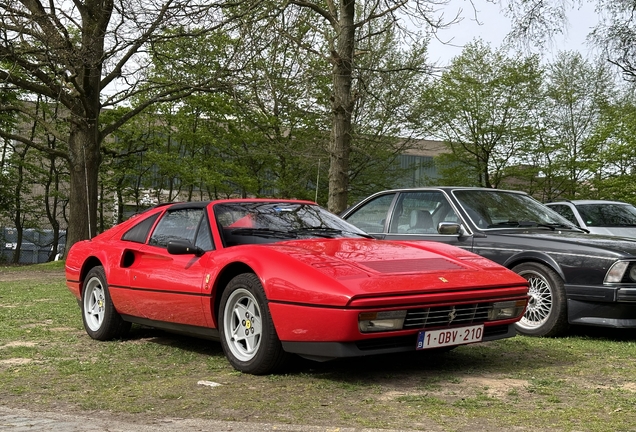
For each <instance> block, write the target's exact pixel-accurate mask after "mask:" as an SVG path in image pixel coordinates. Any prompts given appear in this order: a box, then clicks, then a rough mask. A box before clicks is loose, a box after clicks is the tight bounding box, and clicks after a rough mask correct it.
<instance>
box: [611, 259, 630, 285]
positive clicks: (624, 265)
mask: <svg viewBox="0 0 636 432" xmlns="http://www.w3.org/2000/svg"><path fill="white" fill-rule="evenodd" d="M604 282H605V283H636V262H635V261H617V262H615V263H614V264H613V265H612V266H611V267H610V269H609V270H608V271H607V274H606V275H605V280H604Z"/></svg>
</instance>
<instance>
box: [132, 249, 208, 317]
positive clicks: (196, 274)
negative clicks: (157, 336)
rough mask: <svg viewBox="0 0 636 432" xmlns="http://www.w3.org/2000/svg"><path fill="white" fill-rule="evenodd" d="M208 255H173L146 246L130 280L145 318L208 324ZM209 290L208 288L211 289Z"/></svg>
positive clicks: (134, 266) (138, 307) (163, 250)
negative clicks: (206, 303)
mask: <svg viewBox="0 0 636 432" xmlns="http://www.w3.org/2000/svg"><path fill="white" fill-rule="evenodd" d="M202 261H207V260H206V259H205V257H197V256H195V255H171V254H169V253H168V251H167V250H166V249H163V248H160V247H157V246H149V245H146V246H143V247H142V248H141V250H140V254H139V256H138V259H137V260H136V261H135V264H134V265H133V266H132V267H131V269H130V278H131V280H130V284H131V287H132V288H133V289H134V290H136V291H137V296H136V297H137V299H136V302H135V303H136V304H137V309H138V310H139V312H140V313H141V314H142V316H143V317H144V318H147V319H150V320H156V321H167V322H174V323H179V324H188V325H194V326H201V327H208V326H210V324H211V319H208V317H207V316H206V315H207V314H205V313H204V306H203V304H204V303H203V302H204V299H208V300H209V296H206V294H207V292H206V291H207V290H204V285H205V278H206V269H205V267H204V266H203V265H202ZM208 292H209V291H208Z"/></svg>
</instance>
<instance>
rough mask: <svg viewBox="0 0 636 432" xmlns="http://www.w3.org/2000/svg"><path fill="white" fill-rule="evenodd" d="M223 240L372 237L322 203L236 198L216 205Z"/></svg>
mask: <svg viewBox="0 0 636 432" xmlns="http://www.w3.org/2000/svg"><path fill="white" fill-rule="evenodd" d="M214 214H215V216H216V221H217V225H218V227H219V232H220V234H221V237H222V240H223V244H224V245H225V246H226V247H228V246H236V245H240V244H253V243H271V242H278V241H284V240H290V239H298V238H316V237H318V238H335V237H358V238H360V237H370V236H369V235H368V234H366V233H365V232H364V231H361V230H360V229H358V228H356V227H355V226H353V225H351V224H350V223H348V222H346V221H344V220H342V219H340V218H339V217H338V216H336V215H334V214H333V213H330V212H328V211H327V210H325V209H323V208H322V207H320V206H318V205H312V204H304V203H286V202H283V203H281V202H233V203H223V204H216V205H215V206H214Z"/></svg>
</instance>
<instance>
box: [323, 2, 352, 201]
mask: <svg viewBox="0 0 636 432" xmlns="http://www.w3.org/2000/svg"><path fill="white" fill-rule="evenodd" d="M354 18H355V1H354V0H343V1H342V3H341V6H340V19H339V21H338V23H339V29H338V34H337V39H336V52H334V53H332V61H333V63H334V64H333V71H332V73H333V100H332V104H331V107H332V111H333V128H332V131H331V140H330V148H329V200H328V202H327V207H328V209H329V210H330V211H332V212H334V213H340V212H341V211H343V210H345V209H346V208H347V194H348V189H349V153H350V152H351V132H352V131H351V116H352V112H353V104H354V100H353V95H352V94H351V87H352V81H353V73H352V66H353V49H354V44H355V39H354V38H355V27H354V25H353V24H354Z"/></svg>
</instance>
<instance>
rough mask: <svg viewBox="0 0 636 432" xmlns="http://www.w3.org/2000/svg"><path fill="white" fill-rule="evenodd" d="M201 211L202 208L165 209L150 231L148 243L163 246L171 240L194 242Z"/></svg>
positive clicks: (202, 210)
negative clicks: (153, 228)
mask: <svg viewBox="0 0 636 432" xmlns="http://www.w3.org/2000/svg"><path fill="white" fill-rule="evenodd" d="M203 213H204V209H202V208H194V209H192V208H191V209H179V210H173V211H167V212H166V213H165V214H164V216H163V217H162V218H161V219H160V220H159V223H158V224H157V227H156V228H155V230H154V231H153V232H152V235H151V236H150V241H149V242H148V244H150V245H152V246H160V247H164V248H167V247H168V242H169V241H171V240H188V241H189V242H190V243H192V244H194V239H195V236H196V233H197V230H198V228H199V222H200V221H201V219H202V217H203Z"/></svg>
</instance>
